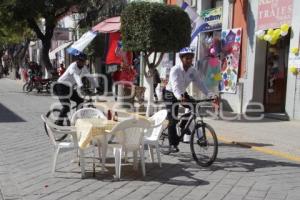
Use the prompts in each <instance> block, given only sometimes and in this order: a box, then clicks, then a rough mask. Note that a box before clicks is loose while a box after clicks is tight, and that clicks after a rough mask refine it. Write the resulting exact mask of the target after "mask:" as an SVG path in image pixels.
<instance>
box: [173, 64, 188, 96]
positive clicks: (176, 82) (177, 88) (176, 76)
mask: <svg viewBox="0 0 300 200" xmlns="http://www.w3.org/2000/svg"><path fill="white" fill-rule="evenodd" d="M170 81H171V86H172V92H173V94H174V95H175V97H176V98H177V99H181V95H182V94H184V92H185V91H184V88H183V80H182V77H181V76H180V73H179V71H178V70H171V73H170Z"/></svg>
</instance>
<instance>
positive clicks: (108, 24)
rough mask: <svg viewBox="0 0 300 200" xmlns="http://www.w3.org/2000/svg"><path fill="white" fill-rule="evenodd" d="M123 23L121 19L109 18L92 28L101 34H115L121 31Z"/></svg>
mask: <svg viewBox="0 0 300 200" xmlns="http://www.w3.org/2000/svg"><path fill="white" fill-rule="evenodd" d="M120 27H121V21H120V17H112V18H108V19H106V20H104V21H102V22H100V23H99V24H97V25H96V26H94V27H93V28H92V30H93V31H98V32H99V33H113V32H118V31H120Z"/></svg>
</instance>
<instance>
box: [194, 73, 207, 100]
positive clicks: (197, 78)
mask: <svg viewBox="0 0 300 200" xmlns="http://www.w3.org/2000/svg"><path fill="white" fill-rule="evenodd" d="M194 71H195V72H194V73H195V74H198V75H199V76H194V80H193V83H194V84H195V85H196V86H197V88H198V89H199V90H200V91H201V92H203V93H204V94H205V95H206V96H207V95H208V93H209V91H208V88H207V86H206V85H205V83H204V82H203V81H202V80H201V78H200V73H199V71H198V70H196V69H195V70H194Z"/></svg>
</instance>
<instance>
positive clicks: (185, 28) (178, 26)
mask: <svg viewBox="0 0 300 200" xmlns="http://www.w3.org/2000/svg"><path fill="white" fill-rule="evenodd" d="M121 23H122V27H121V32H122V40H123V44H124V48H125V49H128V50H131V51H142V52H145V53H149V52H150V53H151V52H173V51H178V50H179V49H180V48H183V47H185V46H188V45H189V43H190V39H191V38H190V35H191V24H190V19H189V17H188V15H187V14H186V13H185V12H184V11H183V10H182V9H180V8H179V7H177V6H170V5H165V4H161V3H149V2H133V3H130V4H129V5H128V6H127V7H126V8H125V10H124V11H123V12H122V16H121Z"/></svg>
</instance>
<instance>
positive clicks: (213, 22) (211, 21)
mask: <svg viewBox="0 0 300 200" xmlns="http://www.w3.org/2000/svg"><path fill="white" fill-rule="evenodd" d="M200 15H201V17H202V19H203V20H204V21H205V22H206V23H207V24H208V25H207V27H205V31H203V32H208V31H214V30H221V29H222V7H220V8H214V9H209V10H205V11H202V12H201V14H200Z"/></svg>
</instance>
